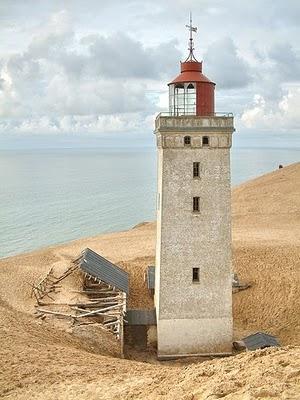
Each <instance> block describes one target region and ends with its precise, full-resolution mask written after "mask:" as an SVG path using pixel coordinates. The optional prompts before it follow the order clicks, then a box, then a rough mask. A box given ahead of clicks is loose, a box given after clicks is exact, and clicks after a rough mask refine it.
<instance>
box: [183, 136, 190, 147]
mask: <svg viewBox="0 0 300 400" xmlns="http://www.w3.org/2000/svg"><path fill="white" fill-rule="evenodd" d="M190 144H191V137H190V136H185V137H184V145H185V146H189V145H190Z"/></svg>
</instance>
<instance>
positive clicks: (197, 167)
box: [193, 162, 200, 178]
mask: <svg viewBox="0 0 300 400" xmlns="http://www.w3.org/2000/svg"><path fill="white" fill-rule="evenodd" d="M193 177H194V178H199V177H200V163H199V162H194V163H193Z"/></svg>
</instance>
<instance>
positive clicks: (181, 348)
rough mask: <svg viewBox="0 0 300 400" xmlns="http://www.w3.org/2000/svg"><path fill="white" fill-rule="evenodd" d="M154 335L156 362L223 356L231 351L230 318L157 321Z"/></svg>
mask: <svg viewBox="0 0 300 400" xmlns="http://www.w3.org/2000/svg"><path fill="white" fill-rule="evenodd" d="M157 334H158V349H157V355H158V358H159V359H167V358H173V357H174V358H175V357H185V356H202V355H203V356H204V355H205V356H207V355H226V354H231V351H232V320H231V318H202V319H166V320H160V322H159V324H158V326H157Z"/></svg>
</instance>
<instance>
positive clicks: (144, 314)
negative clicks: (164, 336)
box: [125, 308, 156, 325]
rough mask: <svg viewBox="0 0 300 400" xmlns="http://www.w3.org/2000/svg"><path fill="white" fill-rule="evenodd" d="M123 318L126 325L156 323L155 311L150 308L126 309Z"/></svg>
mask: <svg viewBox="0 0 300 400" xmlns="http://www.w3.org/2000/svg"><path fill="white" fill-rule="evenodd" d="M125 320H126V322H127V324H128V325H156V312H155V309H154V308H153V309H152V310H127V312H126V316H125Z"/></svg>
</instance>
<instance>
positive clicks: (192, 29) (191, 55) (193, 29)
mask: <svg viewBox="0 0 300 400" xmlns="http://www.w3.org/2000/svg"><path fill="white" fill-rule="evenodd" d="M186 27H187V28H188V29H189V31H190V39H189V55H188V58H187V59H186V60H185V62H187V61H197V60H196V58H195V56H194V50H195V49H194V41H193V32H195V33H196V32H197V28H196V27H193V21H192V13H191V12H190V24H189V25H186Z"/></svg>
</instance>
